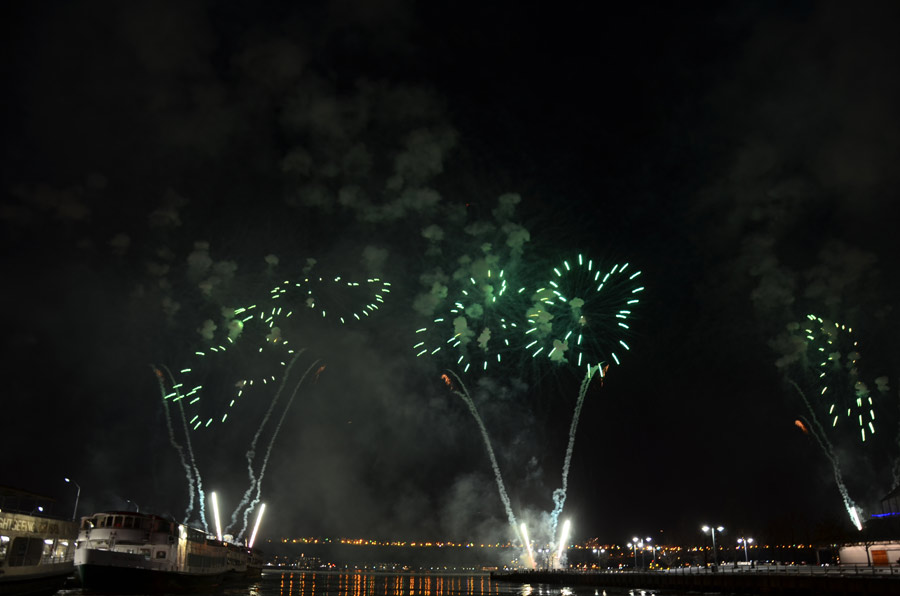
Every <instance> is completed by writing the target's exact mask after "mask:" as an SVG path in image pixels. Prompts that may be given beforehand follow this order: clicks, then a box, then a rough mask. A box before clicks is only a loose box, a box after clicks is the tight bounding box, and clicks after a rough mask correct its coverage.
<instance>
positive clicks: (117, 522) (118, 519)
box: [113, 515, 122, 528]
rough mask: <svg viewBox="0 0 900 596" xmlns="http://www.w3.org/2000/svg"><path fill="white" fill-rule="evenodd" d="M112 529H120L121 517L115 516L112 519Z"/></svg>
mask: <svg viewBox="0 0 900 596" xmlns="http://www.w3.org/2000/svg"><path fill="white" fill-rule="evenodd" d="M113 527H115V528H121V527H122V516H121V515H117V516H116V517H115V518H114V521H113Z"/></svg>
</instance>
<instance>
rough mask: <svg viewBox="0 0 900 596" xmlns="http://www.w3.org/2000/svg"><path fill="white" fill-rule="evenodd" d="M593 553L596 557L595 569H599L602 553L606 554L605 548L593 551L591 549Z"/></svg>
mask: <svg viewBox="0 0 900 596" xmlns="http://www.w3.org/2000/svg"><path fill="white" fill-rule="evenodd" d="M593 551H594V554H595V555H597V569H599V568H600V561H601V559H602V557H603V553H605V552H606V549H605V548H595V549H593Z"/></svg>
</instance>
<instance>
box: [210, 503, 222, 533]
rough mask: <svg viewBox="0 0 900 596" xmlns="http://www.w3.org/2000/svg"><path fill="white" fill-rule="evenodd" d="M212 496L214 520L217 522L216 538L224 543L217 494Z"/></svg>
mask: <svg viewBox="0 0 900 596" xmlns="http://www.w3.org/2000/svg"><path fill="white" fill-rule="evenodd" d="M211 494H212V506H213V519H215V521H216V538H217V539H218V540H219V542H221V541H222V524H221V523H220V522H219V501H218V500H217V499H216V493H211Z"/></svg>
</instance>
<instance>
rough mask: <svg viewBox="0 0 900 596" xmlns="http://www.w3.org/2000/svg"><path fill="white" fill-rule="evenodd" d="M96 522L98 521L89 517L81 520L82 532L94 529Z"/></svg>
mask: <svg viewBox="0 0 900 596" xmlns="http://www.w3.org/2000/svg"><path fill="white" fill-rule="evenodd" d="M94 521H96V520H93V519H91V518H89V517H85V518H84V519H82V520H81V529H82V530H90V529H91V528H93V527H94Z"/></svg>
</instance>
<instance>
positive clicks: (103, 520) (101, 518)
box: [97, 515, 107, 528]
mask: <svg viewBox="0 0 900 596" xmlns="http://www.w3.org/2000/svg"><path fill="white" fill-rule="evenodd" d="M106 526H107V517H106V516H105V515H98V516H97V527H98V528H105V527H106Z"/></svg>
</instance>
